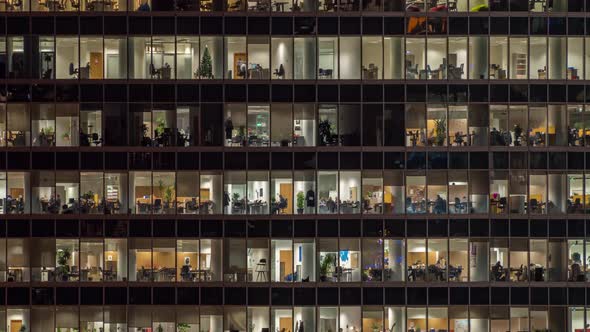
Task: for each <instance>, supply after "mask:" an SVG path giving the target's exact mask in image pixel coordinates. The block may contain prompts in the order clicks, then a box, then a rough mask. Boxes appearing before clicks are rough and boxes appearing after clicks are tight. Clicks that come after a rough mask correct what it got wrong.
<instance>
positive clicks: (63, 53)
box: [55, 37, 90, 79]
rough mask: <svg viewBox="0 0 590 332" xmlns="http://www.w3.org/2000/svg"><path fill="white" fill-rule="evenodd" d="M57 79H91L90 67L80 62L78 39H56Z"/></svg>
mask: <svg viewBox="0 0 590 332" xmlns="http://www.w3.org/2000/svg"><path fill="white" fill-rule="evenodd" d="M55 49H56V61H55V63H56V65H55V67H56V78H58V79H72V78H79V79H89V78H90V67H89V65H88V64H86V63H84V64H80V62H79V60H80V59H79V52H80V50H79V42H78V37H59V38H56V47H55Z"/></svg>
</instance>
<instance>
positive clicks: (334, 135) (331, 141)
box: [318, 105, 358, 146]
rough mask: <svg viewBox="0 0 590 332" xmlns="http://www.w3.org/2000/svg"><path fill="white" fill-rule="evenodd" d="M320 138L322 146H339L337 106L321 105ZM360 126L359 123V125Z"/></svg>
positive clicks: (319, 111)
mask: <svg viewBox="0 0 590 332" xmlns="http://www.w3.org/2000/svg"><path fill="white" fill-rule="evenodd" d="M318 113H319V123H318V136H319V145H320V146H332V145H339V142H340V139H339V137H338V109H337V106H336V105H319V110H318ZM357 124H358V123H357Z"/></svg>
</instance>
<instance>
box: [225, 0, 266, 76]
mask: <svg viewBox="0 0 590 332" xmlns="http://www.w3.org/2000/svg"><path fill="white" fill-rule="evenodd" d="M265 1H268V0H258V1H255V2H254V3H255V5H254V6H255V7H258V6H265V7H266V8H268V4H267V3H263V2H265ZM250 3H251V2H249V3H248V6H250ZM265 10H266V9H265ZM269 44H270V40H269V38H268V37H263V36H255V37H254V36H250V37H248V56H247V59H248V69H247V70H248V78H250V79H254V80H268V79H270V74H271V73H270V64H269V62H270V56H269ZM273 56H274V55H273ZM234 58H235V55H234ZM273 73H274V72H273ZM273 76H274V75H273Z"/></svg>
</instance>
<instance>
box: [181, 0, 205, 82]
mask: <svg viewBox="0 0 590 332" xmlns="http://www.w3.org/2000/svg"><path fill="white" fill-rule="evenodd" d="M177 2H181V1H180V0H179V1H177ZM176 74H177V78H178V79H183V80H188V79H198V78H199V37H193V36H182V37H181V36H178V39H177V40H176Z"/></svg>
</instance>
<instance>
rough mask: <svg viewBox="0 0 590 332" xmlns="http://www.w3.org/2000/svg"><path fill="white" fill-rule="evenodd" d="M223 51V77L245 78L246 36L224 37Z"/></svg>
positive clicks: (246, 70) (246, 75)
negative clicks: (224, 53)
mask: <svg viewBox="0 0 590 332" xmlns="http://www.w3.org/2000/svg"><path fill="white" fill-rule="evenodd" d="M238 2H239V1H238ZM230 8H231V7H230ZM225 52H226V54H227V55H226V59H225V68H226V70H227V73H226V74H225V78H226V79H245V78H247V77H248V54H247V51H246V37H225ZM266 61H268V59H267V60H266ZM204 76H206V75H204Z"/></svg>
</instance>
